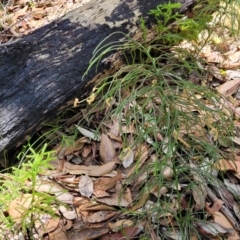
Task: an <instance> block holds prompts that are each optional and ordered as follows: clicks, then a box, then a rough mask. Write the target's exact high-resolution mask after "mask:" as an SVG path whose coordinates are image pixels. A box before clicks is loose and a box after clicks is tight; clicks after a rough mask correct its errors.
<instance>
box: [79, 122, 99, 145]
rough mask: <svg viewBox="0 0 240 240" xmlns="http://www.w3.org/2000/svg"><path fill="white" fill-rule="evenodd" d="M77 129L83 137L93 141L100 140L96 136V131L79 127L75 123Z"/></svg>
mask: <svg viewBox="0 0 240 240" xmlns="http://www.w3.org/2000/svg"><path fill="white" fill-rule="evenodd" d="M75 126H76V128H77V130H78V131H79V132H80V133H81V134H82V135H83V136H85V137H88V138H90V139H92V140H94V141H100V137H99V136H98V134H97V133H93V132H91V131H89V130H87V129H85V128H82V127H79V126H77V125H75Z"/></svg>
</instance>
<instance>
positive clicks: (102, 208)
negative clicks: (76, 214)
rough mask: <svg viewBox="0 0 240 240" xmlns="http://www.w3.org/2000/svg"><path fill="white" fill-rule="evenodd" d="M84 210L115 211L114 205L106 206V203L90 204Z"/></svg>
mask: <svg viewBox="0 0 240 240" xmlns="http://www.w3.org/2000/svg"><path fill="white" fill-rule="evenodd" d="M85 210H87V211H107V210H108V211H116V209H115V208H114V207H111V206H108V205H103V204H97V205H92V206H89V207H86V208H85Z"/></svg>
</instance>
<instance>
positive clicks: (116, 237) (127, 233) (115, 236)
mask: <svg viewBox="0 0 240 240" xmlns="http://www.w3.org/2000/svg"><path fill="white" fill-rule="evenodd" d="M142 230H143V225H141V224H138V225H136V226H131V227H127V228H124V229H122V230H121V231H120V232H118V233H108V234H106V235H104V236H103V237H102V238H101V240H109V239H111V240H123V239H129V240H133V239H136V236H137V235H138V234H139V233H140V232H141V231H142Z"/></svg>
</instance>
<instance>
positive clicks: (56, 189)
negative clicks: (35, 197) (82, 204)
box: [35, 181, 73, 204]
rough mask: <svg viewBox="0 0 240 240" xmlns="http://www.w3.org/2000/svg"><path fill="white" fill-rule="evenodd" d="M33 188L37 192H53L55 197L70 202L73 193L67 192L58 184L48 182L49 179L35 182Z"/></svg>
mask: <svg viewBox="0 0 240 240" xmlns="http://www.w3.org/2000/svg"><path fill="white" fill-rule="evenodd" d="M35 190H36V191H38V192H46V193H49V194H54V195H55V196H56V198H57V199H58V200H59V201H61V202H63V203H69V204H72V201H73V195H72V194H70V193H68V192H67V191H66V189H64V188H63V187H61V186H60V185H58V184H56V183H54V182H50V181H41V182H39V183H37V184H36V186H35Z"/></svg>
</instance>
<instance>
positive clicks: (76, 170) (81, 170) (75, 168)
mask: <svg viewBox="0 0 240 240" xmlns="http://www.w3.org/2000/svg"><path fill="white" fill-rule="evenodd" d="M98 167H99V166H84V165H76V164H72V163H70V162H64V166H63V169H62V171H63V172H66V173H70V174H79V175H80V174H85V175H89V173H90V172H91V171H92V170H94V169H96V168H98Z"/></svg>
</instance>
